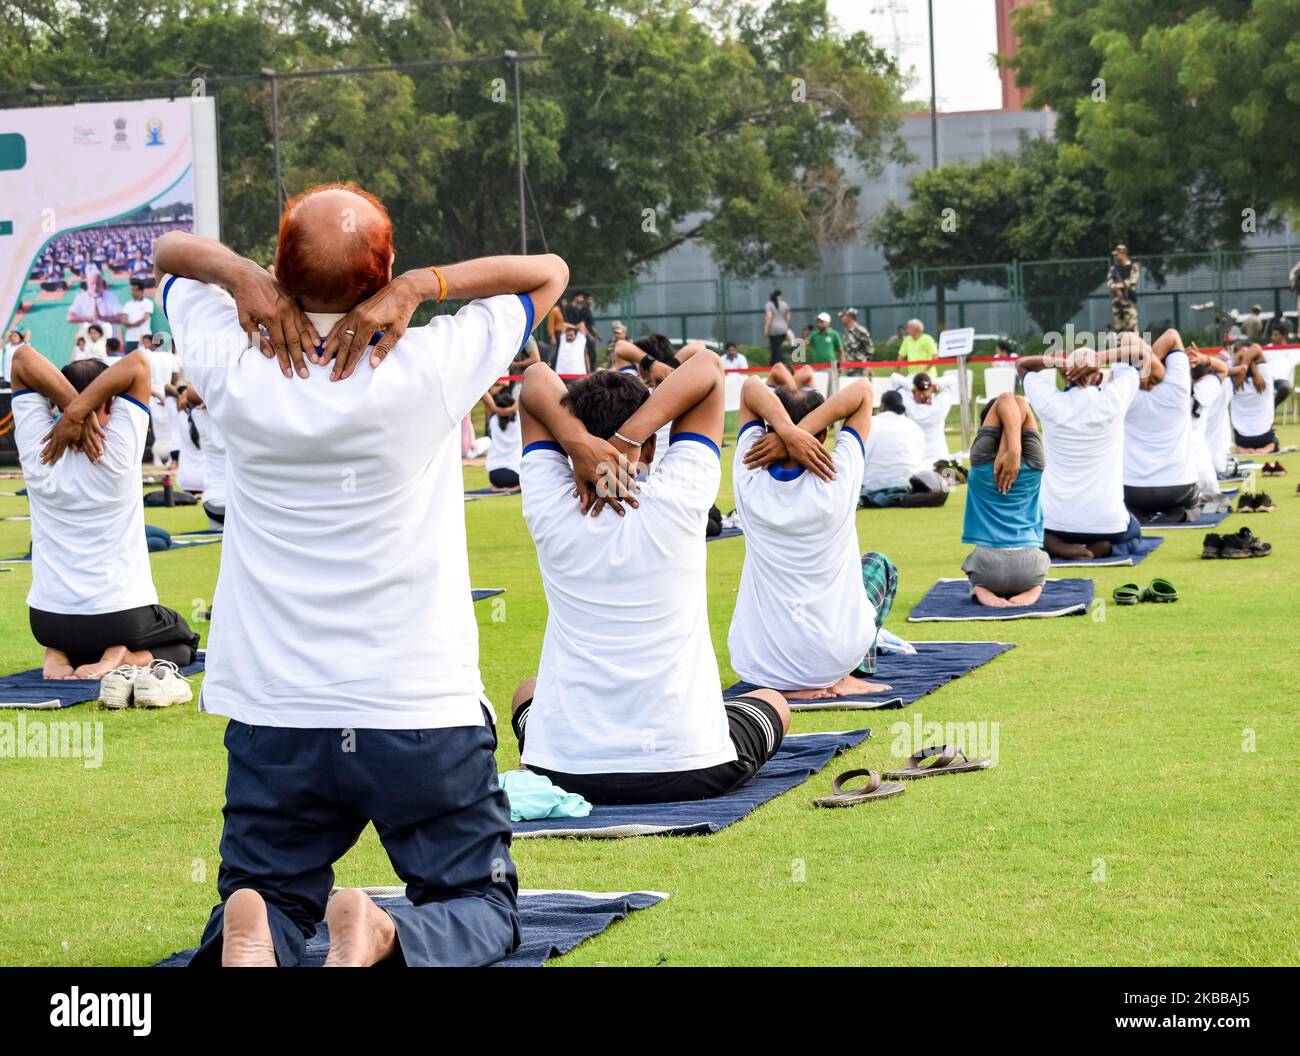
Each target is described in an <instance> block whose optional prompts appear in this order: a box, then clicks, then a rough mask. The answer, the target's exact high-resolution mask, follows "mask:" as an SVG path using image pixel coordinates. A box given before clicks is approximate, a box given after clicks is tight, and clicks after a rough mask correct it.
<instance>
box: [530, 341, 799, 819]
mask: <svg viewBox="0 0 1300 1056" xmlns="http://www.w3.org/2000/svg"><path fill="white" fill-rule="evenodd" d="M723 382H724V375H723V371H722V364H721V361H720V360H719V359H718V357H717V355H716V354H714V353H713V352H710V351H708V350H703V351H700V352H698V353H697V354H696V355H694V356H693V357H692V358H691V359H690V360H688V361H687V362H686V363H684V364H683V365H682V366H680V367H679V368H678V369H677V370H675V371H673V372H672V373H671V374H670V375H669V376H668V377H667V378H665V379H664V380H663V381H662V382H661V383H660V384H659V385H658V386H657V387H656V388H655V390H654V394H653V395H651V394H650V391H649V389H647V388H646V385H645V383H644V382H642V381H641V380H640V379H639V378H637V377H636V376H635V375H632V374H624V373H620V372H619V371H612V370H607V371H600V372H598V373H596V374H593V375H591V376H590V377H587V378H583V379H582V380H580V381H578V382H575V383H574V384H573V385H572V387H571V388H569V389H568V390H567V391H566V389H565V385H564V382H563V381H561V380H560V379H559V378H558V377H557V376H556V375H555V373H554V372H553V371H552V370H551V369H550V368H549V367H547V366H545V365H544V364H538V365H536V366H532V367H529V368H528V372H527V374H526V375H525V377H524V387H523V392H522V394H521V401H520V402H521V405H522V408H523V427H524V459H523V468H522V470H521V472H520V477H521V481H522V485H523V503H524V506H523V510H524V520H525V521H526V522H527V523H528V530H529V531H530V532H531V533H532V537H533V542H534V543H535V545H536V547H537V560H538V564H539V565H540V566H541V572H542V585H543V586H544V587H545V590H546V601H547V605H548V607H549V610H550V611H549V615H548V617H547V621H546V636H545V638H544V640H543V642H542V656H541V662H540V664H539V665H538V669H537V677H536V678H530V679H527V680H525V681H524V683H523V684H522V685H521V686H520V687H519V689H518V690H517V691H516V693H515V698H514V702H513V705H512V709H513V712H514V728H515V735H516V737H518V739H519V747H520V758H521V759H522V761H523V765H524V766H526V767H527V768H528V769H530V770H533V771H536V772H538V773H541V774H544V775H545V776H547V777H549V778H550V779H551V780H552V781H553V782H555V784H557V785H559V786H560V787H561V788H563V789H565V791H568V792H577V793H579V794H580V795H582V796H584V797H586V798H587V799H589V800H591V801H592V802H593V803H660V802H670V801H674V800H687V799H707V798H709V797H712V796H720V795H724V794H725V793H727V792H730V791H732V790H733V789H735V788H738V787H740V786H741V785H744V784H746V783H747V782H748V781H750V780H751V779H752V778H753V777H754V775H755V774H756V773H757V772H758V770H759V768H760V767H761V766H762V765H763V764H764V763H765V762H767V760H768V759H770V758H771V757H772V756H773V755H774V754H775V753H776V750H777V748H778V747H779V746H780V744H781V740H782V738H783V737H784V736H785V732H786V730H787V729H788V728H789V721H790V716H789V709H788V708H787V706H786V703H785V700H784V698H783V697H782V696H781V694H780V693H777V692H776V691H774V690H771V689H758V690H754V691H753V692H751V693H749V694H748V695H746V696H744V697H740V698H737V699H735V700H730V701H727V702H726V703H725V704H724V703H723V700H722V691H721V688H720V679H719V676H718V661H717V658H716V657H715V656H714V652H713V643H712V640H711V638H710V636H709V613H708V590H707V584H706V581H705V522H706V521H707V519H708V512H709V507H710V506H711V505H712V503H713V500H714V497H715V496H716V494H717V491H718V482H719V479H720V477H721V465H720V453H719V447H720V445H721V443H722V430H723V389H724V384H723ZM665 422H672V432H671V440H670V442H669V444H668V450H667V451H666V452H662V453H661V452H659V451H658V450H657V448H658V444H657V442H656V438H655V432H656V430H658V429H659V428H660V426H662V425H663V424H664V423H665ZM629 459H631V460H634V462H629V461H628V460H629ZM570 460H572V463H571V462H570ZM634 463H635V464H634ZM651 463H654V472H653V474H651V475H650V476H648V477H647V478H646V479H645V480H644V481H643V482H642V483H640V484H639V486H637V485H636V484H635V481H634V480H633V478H634V477H635V476H636V471H637V470H638V469H645V468H647V467H649V466H650V464H651ZM575 488H576V490H577V493H578V498H577V499H575V497H574V493H575ZM607 505H608V506H610V507H612V508H613V512H611V511H608V510H604V507H605V506H607ZM602 511H603V512H602Z"/></svg>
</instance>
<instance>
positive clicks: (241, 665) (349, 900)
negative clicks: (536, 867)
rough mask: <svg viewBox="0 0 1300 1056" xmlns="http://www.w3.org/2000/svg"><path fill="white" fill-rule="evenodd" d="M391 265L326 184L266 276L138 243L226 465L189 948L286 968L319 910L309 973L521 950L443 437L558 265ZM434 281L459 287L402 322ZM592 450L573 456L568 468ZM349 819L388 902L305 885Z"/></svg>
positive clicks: (178, 238) (359, 199) (552, 283)
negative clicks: (218, 742) (210, 863)
mask: <svg viewBox="0 0 1300 1056" xmlns="http://www.w3.org/2000/svg"><path fill="white" fill-rule="evenodd" d="M393 259H394V253H393V230H392V223H391V221H390V220H389V217H388V213H387V210H385V209H384V207H383V204H382V203H381V202H380V201H379V200H378V199H376V198H375V197H374V196H373V195H370V194H367V193H366V192H365V191H362V190H361V189H360V188H357V187H352V186H349V185H339V184H331V185H327V186H325V187H318V188H313V189H311V190H309V191H305V192H304V193H303V194H300V195H298V196H297V197H295V198H293V199H292V200H291V201H290V202H289V203H288V206H287V207H286V209H285V212H284V216H283V217H282V219H281V221H280V236H279V245H278V247H277V251H276V265H275V270H274V274H272V273H271V272H270V271H268V270H266V269H264V268H261V267H259V266H258V265H257V264H256V263H254V262H253V261H251V260H247V259H244V258H243V257H240V256H239V255H238V254H236V253H234V252H233V251H231V250H229V249H227V248H226V247H224V246H222V245H220V244H219V243H217V242H213V241H210V240H208V239H204V238H200V237H198V236H196V235H191V234H186V233H182V232H171V233H169V234H166V235H164V236H163V237H162V238H160V239H159V240H158V242H157V244H156V246H155V260H156V261H157V267H158V277H159V288H160V291H161V293H160V299H161V301H162V305H163V309H164V311H165V312H166V314H167V318H168V320H169V322H170V323H171V327H172V332H173V333H174V335H175V337H176V345H177V350H178V352H179V353H180V355H181V359H182V363H183V366H184V369H185V373H186V374H187V376H188V378H189V381H190V383H191V385H192V386H193V388H194V390H195V392H196V393H198V394H199V395H200V396H201V397H202V399H203V401H204V403H205V404H206V406H207V409H208V413H209V414H210V415H211V416H212V418H213V419H214V420H215V422H216V423H217V424H218V425H219V426H220V428H221V429H222V431H223V433H224V434H225V438H226V446H227V459H228V466H229V481H228V487H227V492H228V494H227V501H226V521H225V535H224V543H223V550H224V552H223V554H222V562H221V571H220V575H219V577H218V581H217V591H216V597H215V599H214V604H213V620H212V626H211V630H210V634H209V640H208V653H207V664H206V667H207V672H206V677H205V680H204V685H203V689H202V692H201V695H200V708H201V710H203V711H205V712H211V713H214V714H218V715H224V716H226V717H227V718H228V719H229V723H228V725H227V727H226V735H225V743H226V750H227V760H228V769H227V781H226V805H225V808H224V815H225V823H224V827H223V831H222V837H221V870H220V875H219V877H218V881H217V889H218V893H219V895H220V896H221V903H220V904H219V905H217V906H216V907H215V908H214V909H213V911H212V915H211V917H210V919H209V921H208V926H207V929H206V931H205V932H204V936H203V941H202V944H201V946H200V947H199V950H198V953H197V954H196V956H195V958H194V961H193V963H194V964H196V965H205V964H207V965H216V964H223V965H230V966H251V965H274V964H280V965H294V964H299V963H301V961H302V958H303V954H304V949H305V943H306V939H307V938H308V937H310V936H311V935H312V934H313V933H314V931H315V928H316V924H317V922H318V921H320V920H321V918H322V915H323V916H324V917H325V919H326V920H327V922H328V925H329V932H330V952H329V957H328V959H327V961H326V964H327V965H330V966H334V965H339V966H341V965H369V964H375V963H377V962H379V961H384V960H394V961H399V962H404V963H406V964H411V965H474V964H489V963H491V962H493V961H496V960H499V959H500V958H501V957H504V956H505V955H506V954H508V953H509V952H510V951H511V950H513V949H514V948H515V946H516V945H517V943H518V939H519V918H518V913H517V907H516V893H517V886H518V885H517V881H516V877H515V870H514V866H513V864H512V863H511V860H510V851H509V847H510V818H509V805H508V803H507V801H506V798H505V795H504V793H503V792H502V791H501V790H500V788H499V786H498V783H497V778H496V762H495V758H494V755H493V751H494V749H495V746H496V736H495V731H494V717H493V715H492V712H491V709H490V705H488V704H487V702H486V698H485V697H484V696H483V682H482V679H481V677H480V674H479V666H478V637H477V628H476V624H475V620H474V614H473V611H472V609H471V601H470V582H469V567H468V558H467V555H466V546H465V521H464V512H463V511H464V500H463V497H462V492H463V483H462V478H461V470H460V449H459V430H460V422H461V419H462V418H463V417H464V416H465V415H466V414H467V413H468V412H469V410H470V408H471V407H473V406H474V404H475V403H477V402H478V400H479V399H480V397H481V396H482V395H483V393H484V392H485V391H486V390H487V389H488V387H489V385H491V384H492V382H494V381H495V380H496V379H497V378H498V377H499V376H500V375H501V374H502V373H504V372H505V370H506V369H507V367H508V366H509V364H510V362H511V360H512V359H513V358H514V357H515V356H517V355H518V354H519V351H520V349H521V348H522V347H523V345H524V343H525V342H526V341H527V340H528V338H529V335H530V333H531V331H532V329H533V324H534V320H537V319H542V318H545V315H546V313H547V312H548V311H549V310H550V308H551V306H552V305H553V304H554V303H555V301H556V299H557V298H558V297H559V295H560V293H561V291H563V289H564V287H565V284H566V283H567V281H568V268H567V267H566V266H565V263H564V261H563V260H561V259H560V258H559V257H556V256H553V255H544V256H532V257H529V256H521V257H487V258H483V259H480V260H472V261H466V262H463V263H458V264H449V265H446V266H442V267H421V268H414V269H412V270H410V271H407V272H404V273H402V274H400V275H397V276H394V275H393V270H392V267H393ZM448 299H454V300H458V301H466V302H468V303H466V304H465V305H464V307H462V308H461V309H460V310H459V311H458V312H457V313H456V314H455V315H436V316H434V318H433V319H432V321H431V322H429V324H428V325H426V326H419V327H410V328H409V329H408V327H409V324H410V320H411V316H412V314H413V313H414V312H415V310H416V309H417V308H418V307H419V306H420V305H421V304H422V303H424V302H426V301H433V302H440V301H445V300H448ZM259 350H260V352H261V353H262V354H261V355H258V354H257V353H258V351H259ZM367 352H369V355H367V354H366V353H367ZM385 360H387V362H385ZM281 375H283V376H281ZM611 451H612V448H611V449H610V451H606V450H604V449H603V448H602V449H599V450H598V449H596V448H595V447H593V449H592V451H590V452H587V456H588V457H587V460H586V463H585V467H586V471H587V473H588V475H589V476H592V477H594V474H595V472H596V469H595V463H596V460H598V459H599V458H602V457H607V456H608V455H609V454H610V452H611ZM578 457H579V460H580V461H581V460H582V458H583V456H582V454H581V453H580V454H579V456H578ZM616 457H617V456H616V455H615V458H616ZM368 823H373V824H374V826H375V829H376V830H377V831H378V833H379V838H380V840H381V841H382V843H383V844H384V847H385V849H386V851H387V852H388V855H389V858H390V860H391V861H392V864H393V868H394V870H395V871H396V872H397V874H398V875H399V876H401V877H402V879H403V880H404V881H405V882H406V885H407V886H406V892H407V897H408V899H409V905H408V904H402V905H392V904H390V905H387V906H386V907H384V908H380V907H379V906H378V905H376V903H375V902H374V901H373V900H372V899H371V898H370V897H369V896H368V895H367V894H366V893H365V892H363V891H360V890H356V889H352V890H344V891H340V892H338V893H336V894H335V895H334V896H333V897H332V898H330V897H329V893H330V888H331V885H332V882H333V864H334V862H335V861H337V860H338V859H339V858H340V857H342V856H343V854H344V853H346V851H347V850H348V848H349V847H351V846H352V844H353V843H354V842H355V841H356V839H357V837H358V836H359V835H360V834H361V832H362V830H363V829H364V827H365V826H366V825H367V824H368ZM327 899H328V903H327Z"/></svg>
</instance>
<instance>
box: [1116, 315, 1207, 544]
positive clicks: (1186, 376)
mask: <svg viewBox="0 0 1300 1056" xmlns="http://www.w3.org/2000/svg"><path fill="white" fill-rule="evenodd" d="M1119 347H1120V349H1121V350H1129V349H1133V348H1136V350H1137V353H1138V354H1139V355H1142V354H1144V353H1145V358H1144V360H1143V362H1144V363H1145V365H1146V369H1145V370H1144V371H1143V372H1142V380H1141V383H1140V384H1139V386H1138V394H1137V395H1136V396H1135V397H1134V398H1133V402H1132V404H1130V405H1129V409H1128V413H1127V414H1126V415H1125V416H1124V502H1125V503H1126V504H1127V506H1128V508H1129V509H1130V510H1132V511H1133V512H1134V513H1135V514H1137V516H1138V517H1139V518H1142V519H1151V518H1155V517H1159V518H1161V519H1164V520H1167V521H1171V522H1173V523H1175V524H1178V523H1182V522H1185V521H1195V520H1197V519H1198V518H1199V517H1200V516H1201V489H1200V487H1199V486H1198V484H1197V483H1196V480H1197V476H1198V474H1197V470H1196V450H1195V447H1194V446H1193V444H1192V411H1191V407H1192V367H1191V362H1190V361H1189V360H1188V358H1187V353H1186V352H1185V351H1184V349H1183V338H1182V335H1181V334H1179V333H1178V331H1177V330H1173V329H1170V330H1166V331H1165V332H1164V333H1163V334H1161V335H1160V336H1159V337H1158V338H1156V340H1155V343H1154V344H1152V345H1150V346H1149V347H1148V346H1147V344H1146V342H1144V341H1143V340H1142V339H1141V338H1140V337H1139V336H1138V335H1137V334H1134V333H1124V334H1121V335H1120V346H1119Z"/></svg>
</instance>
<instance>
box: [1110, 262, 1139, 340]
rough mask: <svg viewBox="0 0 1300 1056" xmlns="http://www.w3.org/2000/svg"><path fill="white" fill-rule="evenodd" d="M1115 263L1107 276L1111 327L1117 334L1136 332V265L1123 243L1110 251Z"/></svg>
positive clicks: (1137, 271)
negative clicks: (1127, 331) (1128, 331)
mask: <svg viewBox="0 0 1300 1056" xmlns="http://www.w3.org/2000/svg"><path fill="white" fill-rule="evenodd" d="M1111 256H1112V257H1113V258H1114V260H1115V263H1114V264H1113V265H1111V269H1110V273H1109V275H1108V276H1107V279H1106V281H1107V284H1108V285H1109V286H1110V313H1111V326H1112V328H1113V329H1114V330H1115V331H1116V332H1117V333H1122V332H1123V331H1125V330H1131V331H1134V332H1136V331H1137V328H1138V309H1137V285H1138V273H1139V269H1138V265H1137V261H1135V260H1131V259H1130V258H1129V255H1128V246H1126V245H1125V244H1124V243H1123V242H1121V243H1120V244H1119V245H1117V246H1116V247H1115V248H1114V249H1113V250H1111Z"/></svg>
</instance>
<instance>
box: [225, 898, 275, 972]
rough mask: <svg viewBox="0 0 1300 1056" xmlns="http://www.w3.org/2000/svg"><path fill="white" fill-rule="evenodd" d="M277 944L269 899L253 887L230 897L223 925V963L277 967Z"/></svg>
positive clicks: (229, 965) (236, 966)
mask: <svg viewBox="0 0 1300 1056" xmlns="http://www.w3.org/2000/svg"><path fill="white" fill-rule="evenodd" d="M275 963H276V962H275V944H274V943H273V942H272V941H271V925H270V924H268V923H267V920H266V903H265V902H264V901H263V900H262V896H261V895H259V894H258V893H257V892H256V891H254V890H253V889H252V888H251V887H245V888H241V889H240V890H238V891H236V892H235V893H234V894H233V895H231V896H230V897H229V898H228V899H226V913H225V917H224V919H223V921H222V928H221V967H223V968H274V967H275Z"/></svg>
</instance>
